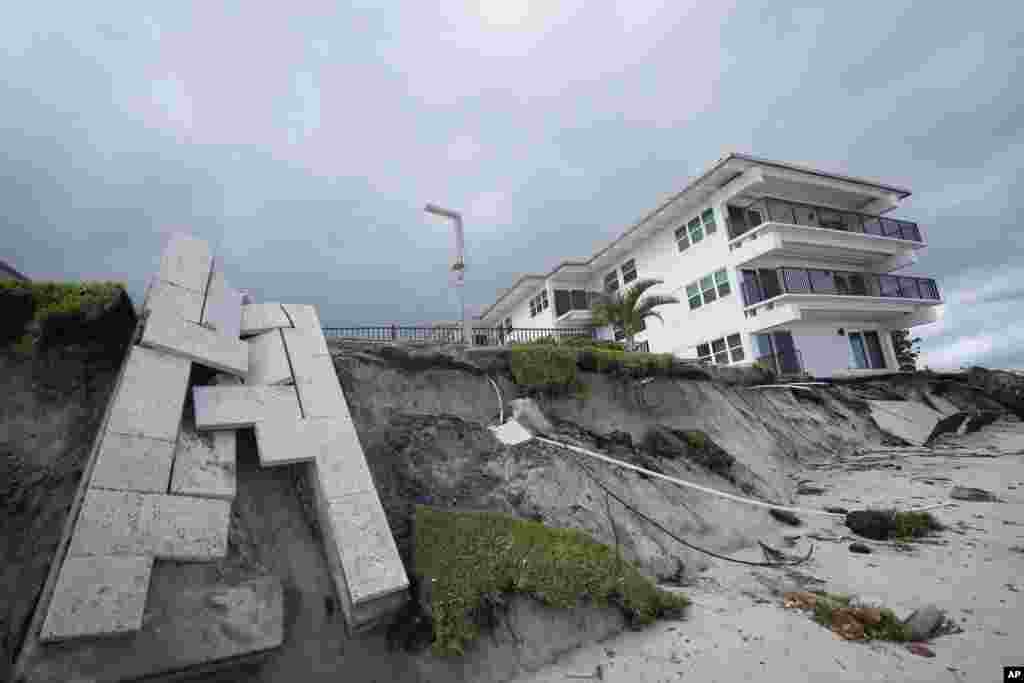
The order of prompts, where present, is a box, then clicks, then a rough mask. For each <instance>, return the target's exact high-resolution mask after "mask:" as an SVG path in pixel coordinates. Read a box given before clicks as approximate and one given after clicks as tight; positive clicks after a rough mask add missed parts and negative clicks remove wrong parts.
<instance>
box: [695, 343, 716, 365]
mask: <svg viewBox="0 0 1024 683" xmlns="http://www.w3.org/2000/svg"><path fill="white" fill-rule="evenodd" d="M697 360H702V361H705V362H707V363H710V362H712V361H713V360H714V359H712V358H711V344H697Z"/></svg>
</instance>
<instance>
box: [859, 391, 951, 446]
mask: <svg viewBox="0 0 1024 683" xmlns="http://www.w3.org/2000/svg"><path fill="white" fill-rule="evenodd" d="M868 404H869V405H870V406H871V417H872V419H874V421H875V423H876V424H877V425H878V427H879V428H880V429H881V430H882V431H885V432H888V433H890V434H892V435H893V436H897V437H899V438H901V439H903V440H904V441H907V442H908V443H911V444H913V445H915V446H921V445H923V444H924V443H925V441H927V440H928V437H929V436H931V433H932V431H933V430H934V429H935V425H937V424H938V423H939V420H940V419H942V414H941V413H939V412H937V411H935V410H932V409H931V408H929V407H928V406H926V405H924V404H923V403H918V402H917V401H868Z"/></svg>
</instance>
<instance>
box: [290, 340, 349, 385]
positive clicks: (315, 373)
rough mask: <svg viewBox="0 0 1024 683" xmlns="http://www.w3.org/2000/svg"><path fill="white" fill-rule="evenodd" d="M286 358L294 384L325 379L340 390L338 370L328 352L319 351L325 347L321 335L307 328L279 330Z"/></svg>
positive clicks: (310, 382)
mask: <svg viewBox="0 0 1024 683" xmlns="http://www.w3.org/2000/svg"><path fill="white" fill-rule="evenodd" d="M281 336H282V337H283V338H284V344H285V348H286V349H287V351H288V359H289V360H290V361H291V365H292V373H293V375H294V377H295V383H296V384H312V383H313V382H314V381H316V380H326V381H327V383H328V384H330V386H332V387H337V389H338V391H340V390H341V385H340V384H339V383H338V372H337V370H335V369H334V361H333V360H332V359H331V355H330V354H329V353H321V349H322V348H324V349H325V348H326V342H324V343H323V345H322V344H321V342H323V335H322V334H320V333H319V332H310V331H308V330H281Z"/></svg>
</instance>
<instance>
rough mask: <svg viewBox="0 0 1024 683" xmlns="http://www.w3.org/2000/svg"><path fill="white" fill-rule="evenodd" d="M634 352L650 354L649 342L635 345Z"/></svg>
mask: <svg viewBox="0 0 1024 683" xmlns="http://www.w3.org/2000/svg"><path fill="white" fill-rule="evenodd" d="M636 350H637V351H640V352H642V353H650V352H651V342H649V341H645V342H640V343H639V344H637V345H636Z"/></svg>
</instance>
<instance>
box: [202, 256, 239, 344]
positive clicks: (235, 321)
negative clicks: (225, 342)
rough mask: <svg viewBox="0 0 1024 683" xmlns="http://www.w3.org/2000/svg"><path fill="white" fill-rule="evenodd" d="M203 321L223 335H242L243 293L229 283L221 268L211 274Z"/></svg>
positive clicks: (235, 337)
mask: <svg viewBox="0 0 1024 683" xmlns="http://www.w3.org/2000/svg"><path fill="white" fill-rule="evenodd" d="M202 322H203V324H204V325H205V326H206V327H207V328H209V329H211V330H213V331H215V332H217V333H218V334H219V335H221V336H222V337H227V338H229V339H238V338H239V337H240V336H241V332H242V293H241V292H239V291H238V290H236V289H233V288H232V287H231V286H230V285H229V284H228V283H227V280H225V279H224V273H223V272H221V271H220V270H214V271H213V274H212V275H211V276H210V287H209V289H208V291H207V293H206V305H205V306H204V307H203V320H202Z"/></svg>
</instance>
